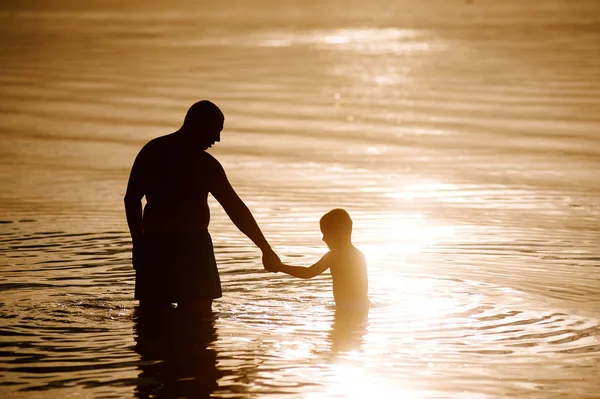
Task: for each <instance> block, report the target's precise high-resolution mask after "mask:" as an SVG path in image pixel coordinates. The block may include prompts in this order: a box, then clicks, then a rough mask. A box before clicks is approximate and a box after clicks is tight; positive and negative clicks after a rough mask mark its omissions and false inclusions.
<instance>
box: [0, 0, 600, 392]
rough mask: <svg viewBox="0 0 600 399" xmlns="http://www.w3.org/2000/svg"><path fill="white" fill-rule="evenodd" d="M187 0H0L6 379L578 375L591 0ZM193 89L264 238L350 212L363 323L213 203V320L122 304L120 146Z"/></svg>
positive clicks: (313, 383)
mask: <svg viewBox="0 0 600 399" xmlns="http://www.w3.org/2000/svg"><path fill="white" fill-rule="evenodd" d="M200 3H201V4H200ZM200 3H198V2H191V1H183V0H176V1H171V2H169V4H168V5H167V4H162V3H161V2H149V3H144V5H143V6H142V5H141V4H140V5H139V6H131V5H128V6H123V5H120V4H119V2H116V1H115V2H99V1H92V2H88V3H85V4H86V5H79V4H77V3H75V2H73V3H71V2H66V1H63V2H53V4H52V5H51V6H50V5H46V4H44V3H43V2H28V3H25V4H18V3H16V2H9V3H7V4H5V5H0V44H1V45H2V46H1V47H0V72H1V73H0V112H1V114H2V117H1V118H0V156H1V159H2V163H1V165H0V184H1V188H2V190H1V194H0V220H1V221H2V224H0V233H1V235H0V253H1V255H0V262H1V264H0V266H1V269H0V270H1V274H0V278H1V281H0V290H1V292H2V295H1V299H0V302H1V305H0V328H1V329H0V333H1V334H2V342H1V345H2V350H1V351H0V394H1V395H2V396H3V397H23V398H36V397H57V398H58V397H60V398H63V397H104V398H108V397H115V398H123V397H136V396H137V397H153V396H152V395H159V396H158V397H202V396H206V395H208V394H209V393H211V392H212V393H213V395H214V396H217V397H253V396H255V397H262V396H267V395H272V396H276V397H311V398H312V397H316V398H318V397H324V398H325V397H327V398H329V397H356V398H365V397H390V398H429V397H436V398H440V397H441V398H456V397H461V398H463V397H464V398H480V397H482V398H483V397H486V398H487V397H507V396H508V397H519V398H522V397H532V398H539V397H544V398H554V397H556V398H558V397H561V398H562V397H572V398H592V397H600V394H599V393H598V392H600V377H598V376H599V375H600V342H599V338H600V324H599V320H600V294H599V287H600V268H599V267H598V266H599V262H600V239H599V238H600V234H599V213H600V208H599V207H600V191H599V189H598V183H597V180H598V170H600V137H599V135H600V133H599V132H600V116H598V115H600V112H599V111H600V80H599V79H598V78H600V75H599V73H598V71H600V28H599V26H600V7H598V5H597V4H596V2H595V1H594V0H577V1H566V0H565V1H561V0H549V1H545V2H535V3H539V4H533V3H534V2H520V1H516V0H514V1H513V0H509V1H502V2H497V1H496V2H492V1H484V0H482V1H477V0H476V1H475V2H473V3H471V4H469V3H468V2H467V3H465V2H460V1H446V0H444V1H441V0H437V1H429V2H419V1H416V0H411V1H405V2H399V1H385V0H370V1H365V2H360V1H354V2H345V1H331V2H326V4H321V3H318V2H305V1H303V2H300V1H295V2H293V1H290V2H285V4H283V5H282V4H280V3H281V2H274V1H268V0H261V1H256V2H253V4H256V7H255V8H251V7H249V6H248V4H247V3H243V2H216V1H214V2H213V1H205V2H200ZM322 3H325V2H322ZM529 3H532V4H529ZM201 98H209V99H212V100H213V101H215V102H216V103H217V104H218V105H219V106H221V107H222V109H223V111H224V112H225V115H226V122H225V130H224V132H223V135H222V142H221V143H219V144H218V145H217V146H215V147H214V148H213V149H211V150H210V151H211V153H213V154H214V155H215V156H216V157H217V158H218V159H220V160H221V162H222V163H223V165H224V167H225V169H226V171H227V173H228V175H229V178H230V180H231V181H232V183H233V185H234V186H235V187H236V189H237V190H238V192H239V194H240V195H241V196H242V198H243V199H244V200H245V201H246V203H247V204H248V205H249V207H250V208H251V209H252V211H253V213H254V215H255V217H256V218H257V220H258V222H259V224H260V225H261V227H262V228H263V230H264V232H265V234H266V236H267V238H268V239H269V240H270V242H271V244H272V245H273V246H274V248H275V249H276V250H277V252H278V253H279V254H280V255H281V257H282V258H283V259H284V260H285V261H287V262H289V263H292V264H296V265H309V264H311V263H312V262H313V261H315V260H316V259H318V258H319V257H320V256H321V255H322V254H324V253H325V251H326V246H325V244H324V243H322V242H321V241H320V237H321V236H320V233H319V231H318V220H319V218H320V216H321V215H322V214H323V213H325V212H326V211H328V210H329V209H331V208H334V207H343V208H346V209H347V210H348V211H349V213H350V214H351V216H352V217H353V218H354V226H355V231H354V241H355V244H356V245H357V246H358V247H359V248H361V249H362V250H363V252H364V253H365V255H366V256H367V260H368V264H369V278H370V297H371V301H372V302H373V307H372V309H371V311H370V314H369V319H368V321H367V323H366V324H356V325H353V326H347V325H344V324H343V323H341V322H340V321H339V320H337V321H336V320H335V319H334V309H333V299H332V295H331V285H330V280H329V276H322V277H318V278H316V279H313V280H309V281H305V280H296V279H293V278H291V277H287V276H282V275H280V274H268V273H266V272H264V271H263V270H262V266H261V264H260V259H259V255H260V254H259V252H258V251H257V249H256V248H254V247H253V246H252V245H251V243H250V241H249V240H248V239H247V238H246V237H244V236H243V235H242V234H241V233H239V232H238V231H237V230H236V229H235V227H234V226H233V225H232V223H231V222H230V221H229V220H228V219H227V217H226V216H225V215H224V213H223V211H222V210H221V208H220V207H219V205H218V204H217V203H216V202H214V201H211V209H212V212H213V220H212V222H211V227H210V231H211V234H212V236H213V240H214V242H215V247H216V255H217V261H218V264H219V269H220V272H221V277H222V281H223V290H224V296H223V298H221V299H219V300H218V301H216V302H215V306H214V309H215V317H214V319H213V320H211V321H206V320H200V319H198V320H191V319H190V318H185V317H180V316H179V315H177V314H176V313H173V314H170V315H167V316H164V318H161V319H160V320H154V319H153V318H151V317H150V318H143V317H139V316H140V315H138V314H137V312H136V310H135V307H136V302H134V301H133V299H132V297H133V283H134V280H133V277H134V276H133V271H132V269H131V267H130V256H129V250H130V246H129V236H128V233H127V226H126V223H125V220H124V213H123V209H122V197H123V194H124V190H125V185H126V180H127V176H128V173H129V167H130V166H131V163H132V161H133V158H134V157H135V154H136V153H137V151H138V150H139V149H140V147H141V146H142V145H143V144H144V143H145V142H146V141H148V140H150V139H151V138H153V137H156V136H158V135H162V134H165V133H169V132H172V131H174V130H176V129H177V128H178V127H179V124H180V123H181V121H182V118H183V115H184V113H185V111H186V109H187V107H188V106H189V105H190V104H191V103H193V102H194V101H196V100H198V99H201ZM69 395H71V396H69ZM160 395H162V396H160ZM154 397H155V396H154Z"/></svg>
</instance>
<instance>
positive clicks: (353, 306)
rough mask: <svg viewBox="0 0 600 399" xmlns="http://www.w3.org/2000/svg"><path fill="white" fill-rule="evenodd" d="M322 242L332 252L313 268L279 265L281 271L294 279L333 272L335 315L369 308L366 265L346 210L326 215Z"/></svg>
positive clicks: (335, 210)
mask: <svg viewBox="0 0 600 399" xmlns="http://www.w3.org/2000/svg"><path fill="white" fill-rule="evenodd" d="M320 227H321V232H322V233H323V241H324V242H325V243H326V244H327V246H328V247H329V249H330V251H329V252H328V253H326V254H325V255H324V256H323V257H322V258H321V259H320V260H319V261H318V262H317V263H315V264H314V265H312V266H310V267H299V266H290V265H285V264H283V263H282V264H280V265H279V266H278V270H279V271H281V272H283V273H286V274H289V275H291V276H295V277H300V278H312V277H315V276H318V275H319V274H321V273H323V272H324V271H325V270H327V269H331V278H332V280H333V297H334V299H335V306H336V312H337V311H340V310H341V311H343V310H365V309H368V307H369V297H368V285H369V283H368V276H367V263H366V261H365V256H364V255H363V253H362V252H361V251H360V250H359V249H358V248H356V247H355V246H354V245H353V244H352V219H351V218H350V215H348V212H346V211H345V210H343V209H339V208H338V209H334V210H332V211H330V212H327V213H326V214H325V215H324V216H323V217H322V218H321V221H320Z"/></svg>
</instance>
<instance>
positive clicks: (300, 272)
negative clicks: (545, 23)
mask: <svg viewBox="0 0 600 399" xmlns="http://www.w3.org/2000/svg"><path fill="white" fill-rule="evenodd" d="M332 256H333V255H332V254H331V252H328V253H327V254H325V256H323V257H322V258H321V260H319V261H318V262H317V263H315V264H314V265H312V266H310V267H302V266H290V265H284V264H283V263H282V264H281V265H280V266H279V267H278V268H279V271H280V272H284V273H286V274H289V275H290V276H294V277H300V278H312V277H315V276H318V275H319V274H321V273H323V272H324V271H325V270H327V269H329V266H331V258H332Z"/></svg>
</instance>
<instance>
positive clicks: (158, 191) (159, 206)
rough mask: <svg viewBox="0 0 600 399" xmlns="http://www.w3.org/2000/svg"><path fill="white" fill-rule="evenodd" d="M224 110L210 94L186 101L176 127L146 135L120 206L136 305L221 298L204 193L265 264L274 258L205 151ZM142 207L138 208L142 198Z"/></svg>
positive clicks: (203, 303) (205, 304)
mask: <svg viewBox="0 0 600 399" xmlns="http://www.w3.org/2000/svg"><path fill="white" fill-rule="evenodd" d="M223 122H224V116H223V113H222V112H221V110H220V109H219V108H218V107H217V106H216V105H215V104H213V103H212V102H210V101H200V102H197V103H195V104H194V105H192V106H191V107H190V109H189V110H188V112H187V115H186V116H185V120H184V122H183V126H182V127H181V128H180V129H179V130H178V131H176V132H175V133H171V134H168V135H166V136H162V137H158V138H156V139H154V140H151V141H150V142H149V143H148V144H146V145H145V146H144V147H143V148H142V150H141V151H140V152H139V154H138V156H137V157H136V159H135V162H134V164H133V167H132V168H131V175H130V177H129V184H128V185H127V193H126V195H125V211H126V214H127V223H128V224H129V230H130V232H131V238H132V241H133V251H132V252H133V267H134V269H135V270H136V286H135V298H136V299H139V301H140V305H141V306H144V305H146V306H147V305H161V306H163V305H169V304H171V303H174V302H177V304H178V305H179V306H183V307H188V306H194V307H199V308H201V309H204V310H208V309H210V307H211V304H212V300H213V299H215V298H219V297H221V282H220V279H219V274H218V271H217V265H216V262H215V256H214V253H213V245H212V241H211V238H210V235H209V234H208V224H209V220H210V212H209V209H208V203H207V199H208V193H211V194H212V195H213V196H214V197H215V198H216V199H217V201H219V203H220V204H221V205H222V206H223V208H224V209H225V212H226V213H227V215H228V216H229V217H230V218H231V220H232V221H233V223H234V224H235V225H236V226H237V227H238V228H239V229H240V231H242V232H243V233H244V234H246V235H247V236H248V238H250V239H251V240H252V242H254V244H256V246H258V247H259V248H260V249H261V251H262V255H263V264H264V266H265V268H268V269H269V270H272V269H274V265H276V264H278V263H279V258H278V257H277V255H276V254H275V253H274V252H273V250H272V249H271V247H270V245H269V243H268V242H267V240H266V239H265V237H264V236H263V234H262V232H261V230H260V228H259V227H258V224H257V223H256V221H255V220H254V217H253V216H252V214H251V213H250V210H249V209H248V207H247V206H246V205H245V204H244V202H243V201H242V200H241V199H240V197H238V195H237V194H236V192H235V191H234V189H233V187H231V184H230V183H229V181H228V180H227V176H226V175H225V171H224V170H223V167H222V166H221V164H220V163H219V162H218V161H217V160H216V159H215V158H214V157H213V156H211V155H210V154H208V153H207V152H206V151H205V150H206V149H208V148H209V147H211V146H212V145H213V144H214V143H215V142H217V141H220V139H221V136H220V134H221V130H222V129H223ZM144 196H146V202H147V203H146V206H145V208H144V211H143V215H142V204H141V200H142V197H144Z"/></svg>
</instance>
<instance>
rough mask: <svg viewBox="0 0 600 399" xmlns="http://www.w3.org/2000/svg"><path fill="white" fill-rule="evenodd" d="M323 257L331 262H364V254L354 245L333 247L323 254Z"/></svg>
mask: <svg viewBox="0 0 600 399" xmlns="http://www.w3.org/2000/svg"><path fill="white" fill-rule="evenodd" d="M325 257H327V259H328V260H329V261H331V262H332V263H336V262H340V261H343V262H348V261H356V262H364V261H365V255H364V254H363V253H362V251H361V250H360V249H358V248H356V247H354V246H352V247H348V248H342V249H334V250H331V251H329V252H327V253H326V254H325Z"/></svg>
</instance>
